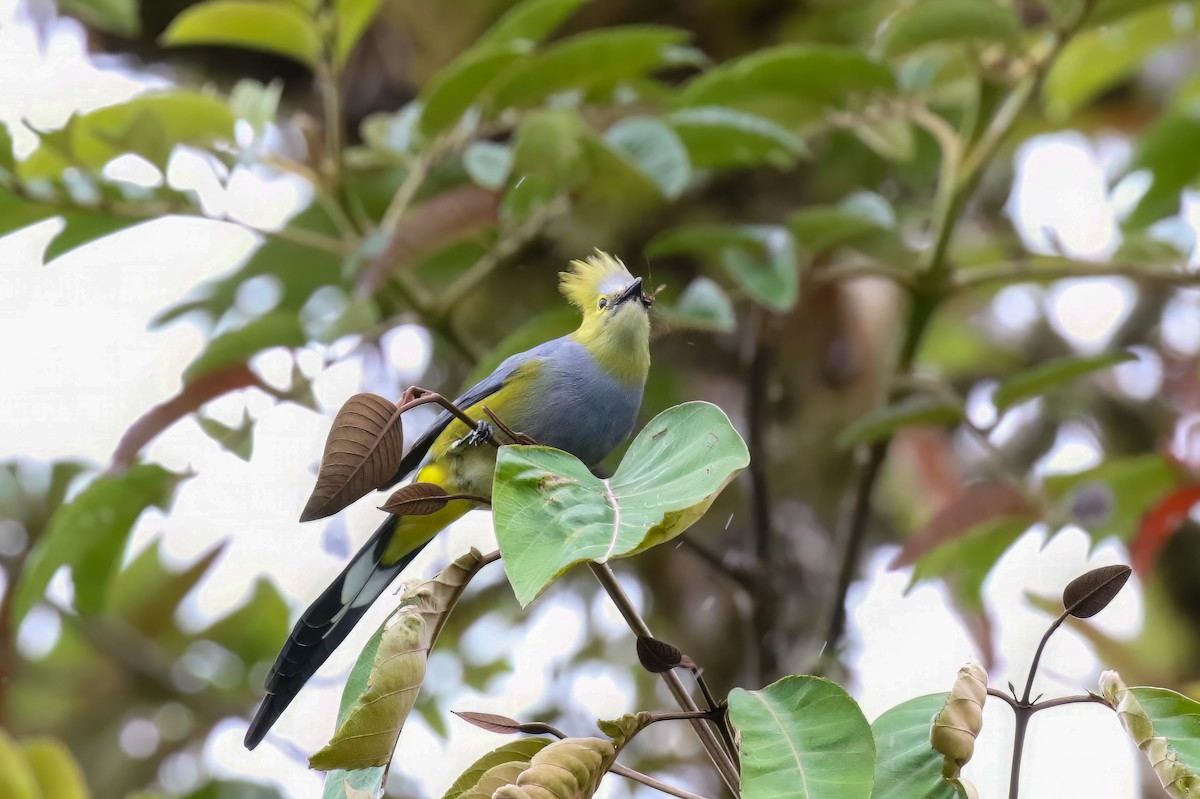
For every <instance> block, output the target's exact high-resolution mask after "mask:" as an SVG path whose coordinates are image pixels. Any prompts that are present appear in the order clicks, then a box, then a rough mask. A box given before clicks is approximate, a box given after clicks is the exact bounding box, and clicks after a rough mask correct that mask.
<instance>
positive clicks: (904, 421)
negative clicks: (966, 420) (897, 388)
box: [837, 394, 965, 447]
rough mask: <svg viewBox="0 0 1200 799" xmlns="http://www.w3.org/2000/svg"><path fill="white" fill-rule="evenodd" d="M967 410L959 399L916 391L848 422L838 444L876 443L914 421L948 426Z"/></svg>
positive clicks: (838, 438)
mask: <svg viewBox="0 0 1200 799" xmlns="http://www.w3.org/2000/svg"><path fill="white" fill-rule="evenodd" d="M964 414H965V411H964V409H963V406H962V403H961V402H960V401H958V400H956V399H950V398H943V397H931V396H927V395H924V394H915V395H913V396H911V397H905V398H904V399H902V400H899V401H898V402H895V403H893V404H891V405H886V406H884V407H882V408H877V409H876V410H873V411H871V412H870V413H868V414H866V415H865V416H861V417H859V418H858V419H856V420H854V421H853V422H851V423H850V424H848V425H846V427H845V429H843V430H842V432H840V433H838V436H837V445H838V446H839V447H853V446H856V445H858V444H873V443H875V442H876V441H882V440H883V439H885V438H891V437H892V436H893V435H895V433H896V431H897V430H900V429H901V428H904V427H913V426H915V425H935V426H938V427H947V426H950V425H956V424H958V423H959V422H961V421H962V420H963V415H964Z"/></svg>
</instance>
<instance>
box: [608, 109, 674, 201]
mask: <svg viewBox="0 0 1200 799" xmlns="http://www.w3.org/2000/svg"><path fill="white" fill-rule="evenodd" d="M604 141H605V142H606V143H607V144H608V146H609V147H611V148H612V149H613V150H614V151H615V152H617V153H618V154H619V155H620V156H621V157H622V158H624V159H625V160H627V161H628V162H629V163H630V164H632V165H633V166H635V167H636V168H637V169H638V171H640V172H641V173H642V174H644V175H645V176H646V177H648V178H649V179H650V180H651V181H652V182H653V183H654V185H655V186H657V187H658V190H659V191H660V192H662V195H663V196H664V197H666V198H667V199H668V200H674V199H677V198H678V197H679V195H680V194H682V193H683V190H684V189H685V188H687V184H688V179H689V177H690V175H691V169H692V167H691V163H690V162H689V161H688V153H687V149H686V148H685V147H684V146H683V142H682V141H680V140H679V136H678V135H676V133H675V131H673V130H671V128H670V127H668V126H667V125H666V124H665V123H663V122H661V121H659V120H657V119H654V118H653V117H626V118H625V119H622V120H621V121H620V122H618V123H617V124H615V125H613V126H612V127H611V128H609V129H608V130H606V131H605V132H604Z"/></svg>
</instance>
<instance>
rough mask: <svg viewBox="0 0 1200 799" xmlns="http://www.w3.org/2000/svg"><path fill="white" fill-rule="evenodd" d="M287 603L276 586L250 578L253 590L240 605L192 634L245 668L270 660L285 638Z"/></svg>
mask: <svg viewBox="0 0 1200 799" xmlns="http://www.w3.org/2000/svg"><path fill="white" fill-rule="evenodd" d="M290 628H291V625H290V624H289V623H288V606H287V602H285V601H284V599H283V596H282V595H281V594H280V593H279V589H277V588H276V587H275V585H274V584H273V583H272V582H271V581H270V580H267V579H266V578H264V577H260V578H258V579H257V580H255V581H254V592H253V593H252V594H251V595H250V598H249V599H247V600H246V602H245V604H243V605H242V606H241V607H240V608H237V609H236V610H234V611H233V612H232V613H230V614H229V615H227V616H224V617H222V618H220V619H217V620H216V621H215V622H213V623H212V624H211V625H209V626H208V627H206V628H205V629H203V630H201V631H200V632H198V633H196V637H197V638H204V639H207V640H209V641H212V642H214V643H217V644H220V645H221V646H223V647H225V648H226V649H228V650H229V651H230V652H232V653H233V654H235V655H237V656H238V658H239V659H241V661H242V663H243V664H244V665H245V666H246V668H247V669H249V668H250V667H252V666H254V665H255V664H256V663H262V662H264V661H271V660H274V658H275V653H276V651H277V650H278V649H279V643H278V642H279V641H282V640H284V639H285V638H286V637H287V634H288V630H289V629H290Z"/></svg>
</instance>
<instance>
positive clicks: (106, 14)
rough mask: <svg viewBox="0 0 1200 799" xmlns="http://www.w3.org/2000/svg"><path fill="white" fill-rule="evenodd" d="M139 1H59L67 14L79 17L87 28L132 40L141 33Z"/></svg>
mask: <svg viewBox="0 0 1200 799" xmlns="http://www.w3.org/2000/svg"><path fill="white" fill-rule="evenodd" d="M138 2H139V0H59V2H58V5H59V7H60V8H62V10H63V11H66V12H67V13H68V14H72V15H74V16H77V17H79V19H80V20H82V21H83V23H84V24H85V25H87V26H88V27H89V28H95V29H96V30H99V31H104V32H105V33H115V34H117V35H118V36H125V37H128V38H133V37H135V36H137V35H138V33H139V32H140V31H141V27H142V25H141V19H140V18H139V17H138Z"/></svg>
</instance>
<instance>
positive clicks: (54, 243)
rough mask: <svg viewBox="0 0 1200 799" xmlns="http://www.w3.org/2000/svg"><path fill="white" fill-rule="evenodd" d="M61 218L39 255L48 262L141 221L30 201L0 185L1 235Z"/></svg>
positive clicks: (0, 236) (1, 236)
mask: <svg viewBox="0 0 1200 799" xmlns="http://www.w3.org/2000/svg"><path fill="white" fill-rule="evenodd" d="M56 217H57V218H60V219H62V221H63V227H62V230H61V231H59V232H58V234H57V235H55V236H54V237H53V238H51V239H50V241H49V242H48V243H47V245H46V250H45V252H44V253H43V255H42V259H43V261H44V262H46V263H50V262H51V261H53V260H54V259H56V258H58V257H59V256H62V255H66V254H67V253H68V252H71V251H72V250H74V249H76V248H78V247H82V246H83V245H85V244H88V243H90V242H92V241H95V240H96V239H99V238H103V237H104V236H107V235H109V234H110V233H115V232H117V231H118V230H124V229H125V228H128V227H132V226H135V225H138V224H141V223H142V221H143V220H140V219H135V218H130V217H121V216H112V215H110V214H106V213H102V212H98V211H86V210H69V211H64V210H63V206H59V205H55V204H51V203H41V202H32V201H29V200H26V199H23V198H21V197H18V196H16V195H15V194H12V193H11V192H9V191H7V190H6V189H4V188H3V187H2V186H0V238H3V237H4V236H5V235H6V234H8V233H11V232H15V231H18V230H22V229H23V228H26V227H28V226H30V225H33V224H36V223H38V222H44V221H46V220H47V219H54V218H56Z"/></svg>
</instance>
